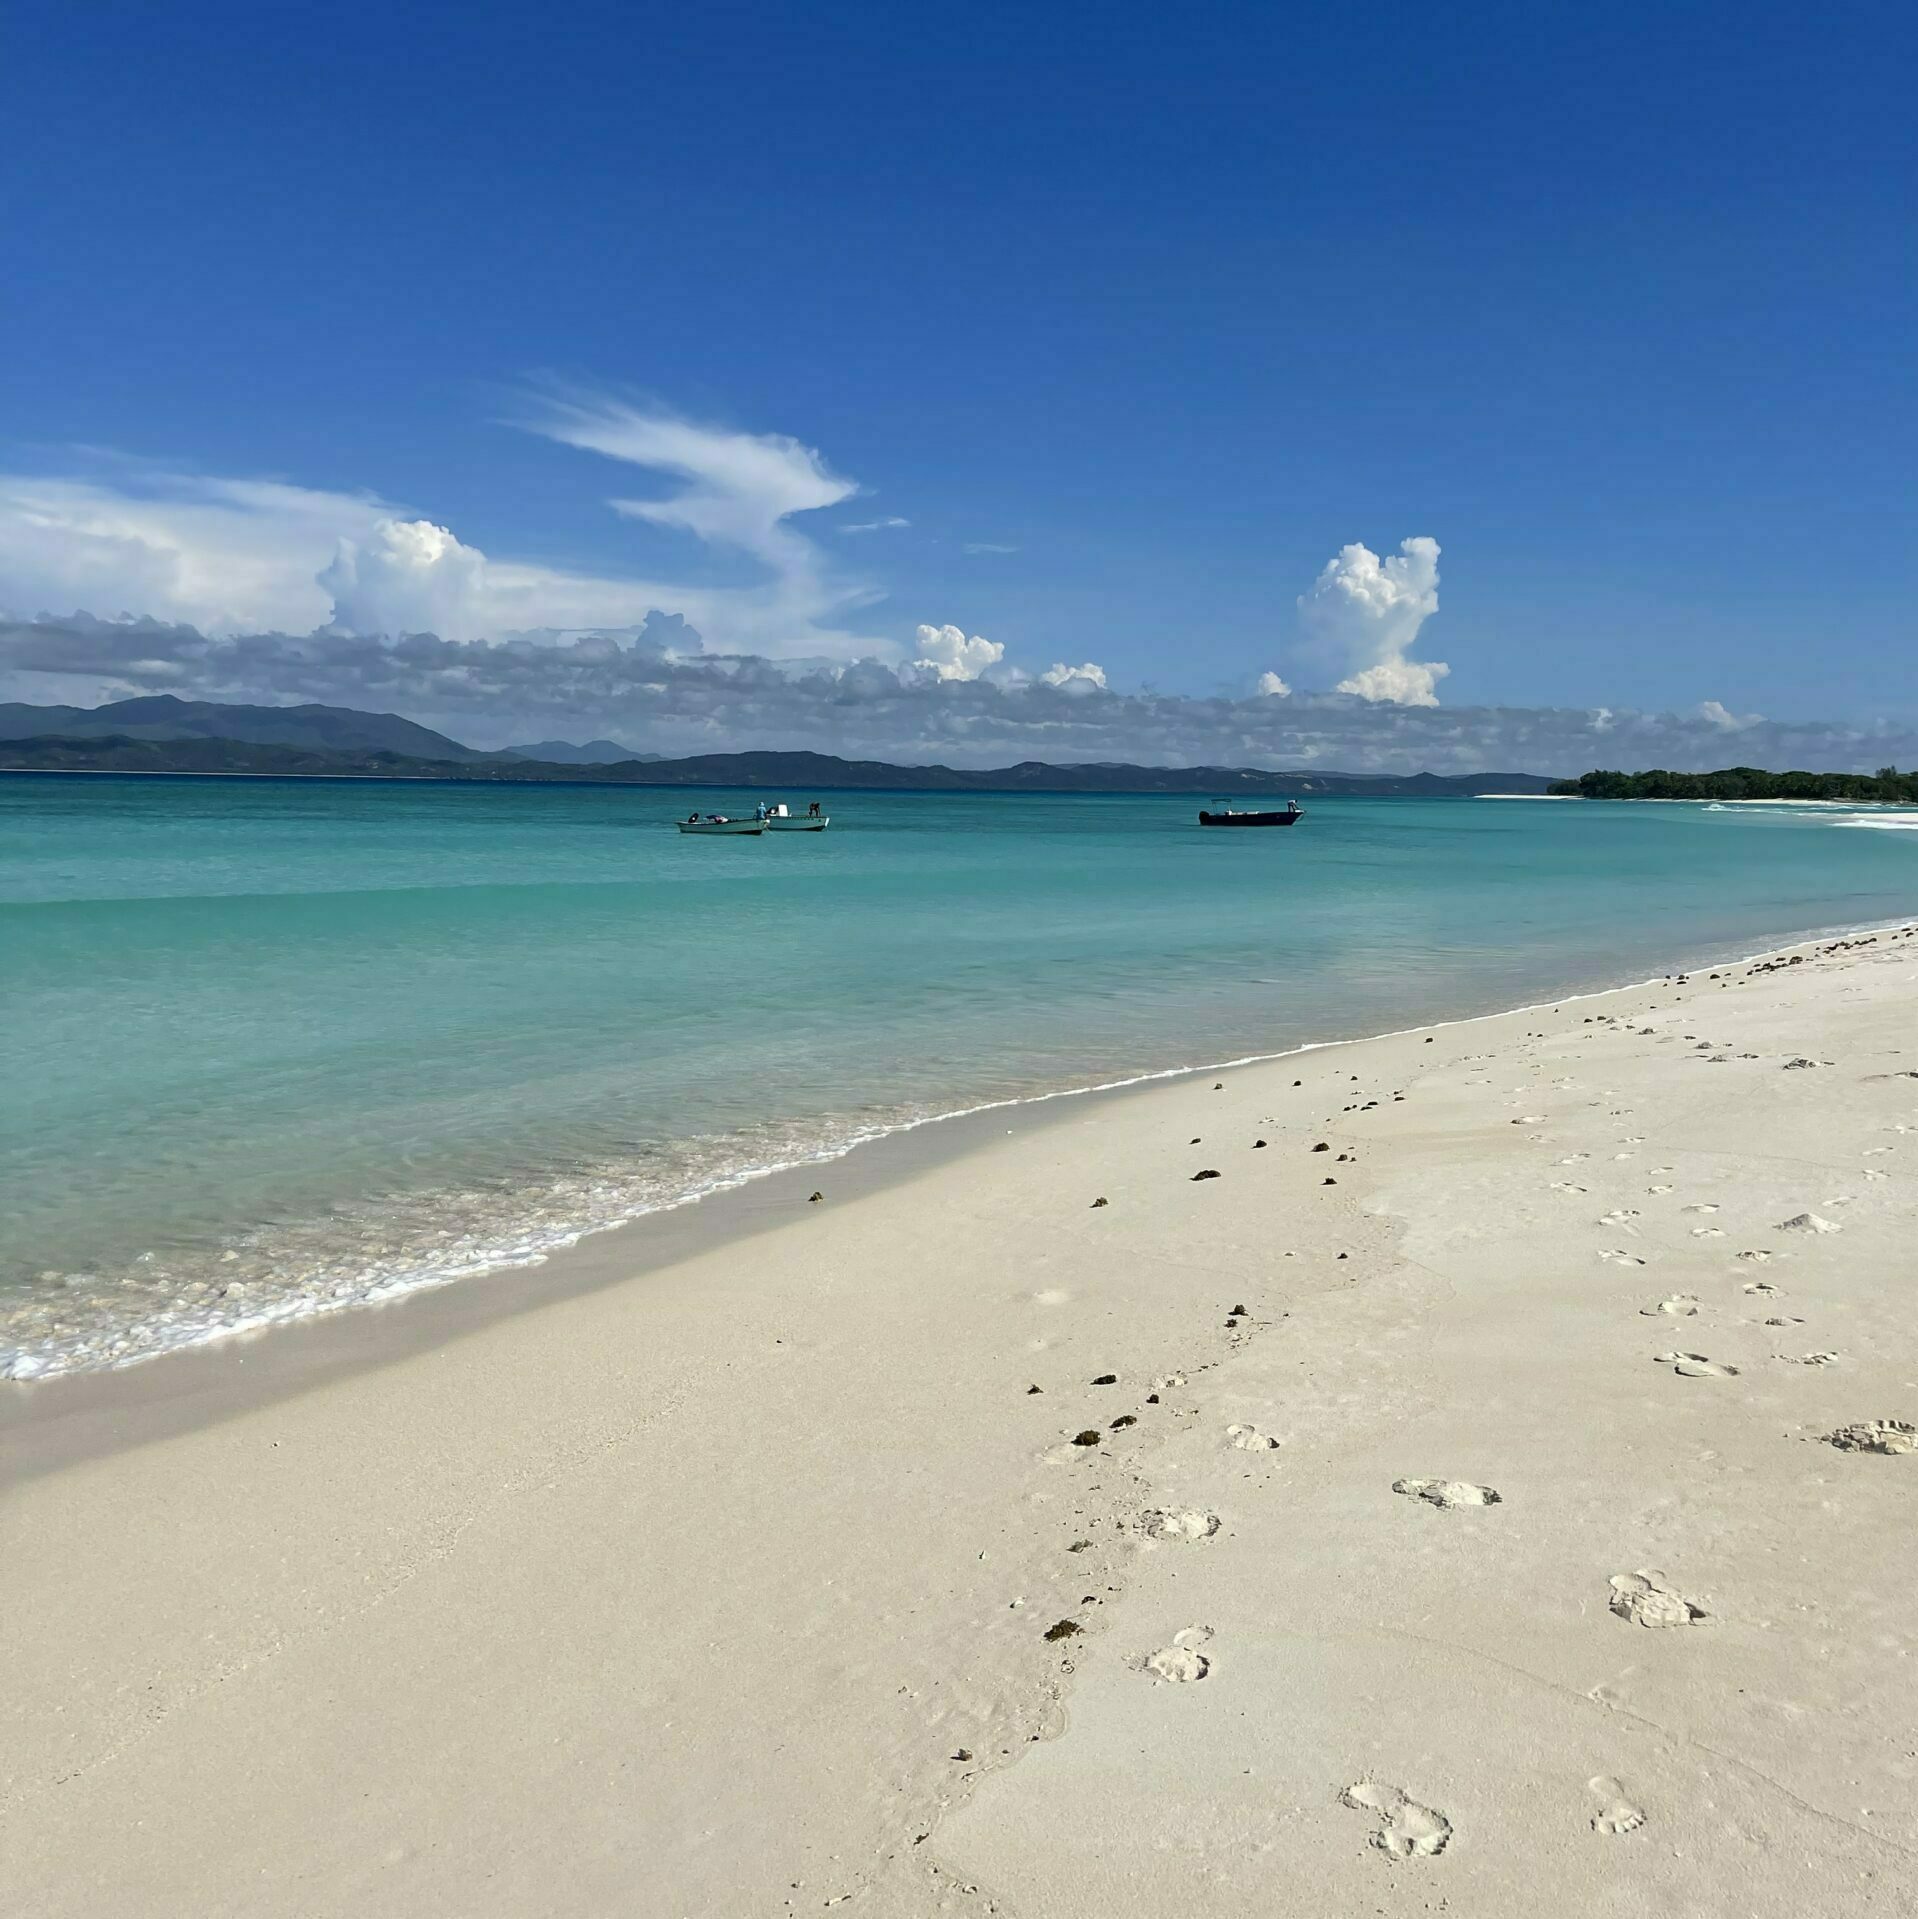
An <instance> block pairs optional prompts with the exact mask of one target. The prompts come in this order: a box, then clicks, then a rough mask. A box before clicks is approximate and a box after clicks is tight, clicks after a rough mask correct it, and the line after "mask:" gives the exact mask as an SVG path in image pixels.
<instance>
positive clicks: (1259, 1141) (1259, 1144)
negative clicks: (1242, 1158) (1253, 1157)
mask: <svg viewBox="0 0 1918 1919" xmlns="http://www.w3.org/2000/svg"><path fill="white" fill-rule="evenodd" d="M1264 1144H1265V1141H1264V1140H1262V1139H1255V1140H1254V1141H1253V1142H1252V1150H1253V1151H1254V1152H1255V1153H1256V1152H1257V1151H1258V1150H1259V1149H1260V1148H1261V1147H1262V1146H1263V1145H1264Z"/></svg>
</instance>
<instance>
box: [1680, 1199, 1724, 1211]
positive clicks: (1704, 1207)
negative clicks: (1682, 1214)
mask: <svg viewBox="0 0 1918 1919" xmlns="http://www.w3.org/2000/svg"><path fill="white" fill-rule="evenodd" d="M1684 1210H1685V1211H1686V1212H1688V1213H1715V1212H1717V1211H1718V1208H1717V1207H1716V1206H1714V1205H1713V1204H1712V1203H1711V1201H1710V1200H1708V1199H1700V1200H1694V1201H1693V1202H1692V1204H1691V1205H1689V1206H1687V1207H1686V1208H1685V1209H1684Z"/></svg>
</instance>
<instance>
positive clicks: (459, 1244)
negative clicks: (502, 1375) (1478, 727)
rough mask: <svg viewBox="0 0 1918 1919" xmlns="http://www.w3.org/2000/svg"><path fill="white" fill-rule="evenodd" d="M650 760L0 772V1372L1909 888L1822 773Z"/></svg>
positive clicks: (1908, 860)
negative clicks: (1536, 787)
mask: <svg viewBox="0 0 1918 1919" xmlns="http://www.w3.org/2000/svg"><path fill="white" fill-rule="evenodd" d="M789 797H791V798H796V799H800V800H804V799H810V798H812V797H813V795H811V794H800V795H791V796H789ZM698 798H699V802H700V805H701V806H702V808H703V809H709V810H713V809H720V808H723V807H725V806H726V805H727V803H728V796H725V795H716V794H701V795H699V796H698ZM690 804H691V800H690V798H689V797H688V796H687V795H685V794H683V793H672V792H646V791H643V790H634V789H631V788H624V789H622V788H605V787H507V786H439V785H405V784H395V785H372V784H357V783H337V784H336V783H331V782H327V783H322V782H317V781H311V782H250V781H192V780H133V779H101V778H86V779H80V778H68V779H45V778H41V779H34V778H18V777H16V778H0V1015H3V1017H0V1202H4V1211H5V1215H6V1220H7V1228H6V1234H5V1241H4V1248H3V1249H0V1373H4V1372H5V1371H7V1370H8V1369H9V1368H10V1369H11V1370H12V1371H13V1372H14V1373H15V1374H17V1375H22V1376H24V1375H31V1374H34V1373H41V1372H46V1371H57V1370H64V1369H67V1368H71V1367H74V1366H97V1365H101V1364H114V1363H124V1362H126V1361H128V1360H130V1359H135V1358H140V1357H144V1356H146V1355H147V1354H149V1353H151V1352H155V1351H159V1350H163V1349H164V1348H165V1347H167V1346H169V1345H173V1344H178V1343H182V1342H184V1341H186V1340H190V1339H193V1338H199V1337H205V1336H207V1335H208V1334H209V1333H212V1332H216V1331H218V1330H221V1329H224V1328H228V1327H231V1326H234V1325H240V1324H249V1323H256V1322H258V1321H260V1320H265V1319H272V1318H276V1317H283V1316H288V1315H291V1314H294V1313H299V1312H305V1311H310V1310H313V1309H315V1308H316V1307H323V1306H331V1305H340V1304H350V1303H352V1302H354V1301H356V1300H360V1299H365V1298H373V1297H380V1296H384V1295H385V1294H388V1293H391V1292H393V1291H398V1290H404V1289H406V1288H408V1287H412V1286H416V1285H419V1284H424V1283H432V1282H435V1281H437V1280H441V1279H445V1278H449V1277H454V1276H457V1275H458V1274H460V1273H462V1272H467V1271H472V1270H476V1269H478V1268H480V1267H483V1266H487V1265H496V1264H499V1263H501V1262H503V1261H508V1260H513V1259H524V1258H529V1257H533V1256H536V1255H537V1254H538V1253H539V1252H540V1251H541V1250H543V1249H545V1248H549V1247H551V1246H553V1245H555V1244H558V1243H561V1242H562V1241H563V1240H564V1239H565V1238H566V1237H568V1236H570V1235H572V1234H575V1233H577V1232H579V1231H581V1230H585V1229H590V1228H592V1227H595V1226H598V1225H604V1224H608V1223H612V1222H614V1221H617V1220H620V1219H625V1218H630V1217H632V1216H634V1215H635V1214H637V1213H639V1212H642V1211H645V1210H647V1209H649V1208H652V1207H656V1206H659V1205H663V1204H669V1203H672V1202H673V1201H676V1200H680V1199H683V1198H685V1197H686V1196H688V1195H690V1194H694V1193H697V1192H700V1191H705V1190H710V1189H712V1188H713V1187H714V1186H716V1185H719V1184H723V1183H726V1182H728V1181H731V1180H735V1179H737V1178H739V1177H741V1176H743V1175H746V1174H749V1173H750V1172H752V1171H753V1170H756V1169H760V1168H764V1167H766V1166H769V1165H773V1164H778V1163H786V1162H790V1161H792V1160H795V1159H800V1158H805V1157H808V1156H811V1155H816V1154H825V1153H830V1152H834V1151H837V1150H840V1149H842V1148H843V1147H844V1146H845V1145H846V1144H848V1143H850V1142H852V1141H853V1140H855V1139H858V1138H860V1137H864V1136H867V1135H869V1134H871V1133H872V1132H875V1131H878V1130H883V1129H885V1128H889V1127H893V1126H897V1125H900V1124H905V1123H910V1122H911V1121H913V1120H916V1119H922V1118H925V1117H928V1116H930V1115H934V1114H938V1113H944V1112H949V1111H951V1110H953V1109H955V1108H960V1107H964V1106H969V1105H974V1104H977V1103H980V1102H982V1101H986V1100H993V1099H1006V1098H1014V1097H1021V1096H1027V1095H1031V1094H1035V1093H1038V1092H1043V1091H1048V1090H1056V1089H1059V1088H1064V1087H1072V1086H1083V1085H1086V1084H1089V1083H1094V1082H1098V1081H1103V1080H1110V1079H1113V1078H1117V1077H1122V1076H1126V1075H1130V1074H1135V1073H1142V1072H1151V1071H1155V1070H1163V1069H1166V1068H1171V1067H1176V1066H1179V1065H1182V1064H1197V1063H1204V1062H1208V1061H1216V1060H1222V1059H1227V1058H1232V1057H1237V1056H1241V1055H1244V1054H1247V1053H1253V1052H1273V1051H1279V1050H1283V1049H1284V1048H1287V1047H1290V1046H1295V1045H1298V1044H1301V1043H1304V1042H1307V1041H1313V1040H1324V1039H1333V1038H1340V1037H1349V1036H1351V1035H1354V1034H1358V1033H1366V1032H1375V1031H1378V1030H1381V1029H1384V1028H1389V1027H1395V1026H1405V1025H1409V1024H1415V1023H1418V1022H1421V1021H1423V1020H1427V1019H1434V1018H1447V1017H1456V1016H1459V1015H1463V1014H1469V1013H1473V1012H1482V1011H1487V1010H1490V1009H1493V1008H1496V1007H1499V1006H1504V1005H1509V1004H1513V1003H1516V1002H1520V1001H1523V1000H1527V999H1537V998H1541V997H1547V996H1550V995H1552V994H1556V993H1560V992H1565V991H1570V990H1575V989H1578V988H1585V987H1592V986H1598V985H1604V984H1609V983H1616V982H1618V981H1621V980H1625V979H1629V978H1633V977H1637V976H1640V975H1642V974H1644V973H1646V972H1647V971H1652V970H1657V969H1660V968H1662V967H1664V966H1666V965H1667V964H1670V963H1675V962H1677V961H1680V960H1700V959H1705V958H1709V957H1713V956H1720V957H1722V956H1727V955H1730V954H1733V953H1737V952H1743V951H1749V950H1751V949H1753V948H1755V947H1757V946H1760V945H1762V944H1764V943H1766V942H1768V941H1773V940H1777V939H1781V938H1784V937H1788V936H1791V935H1794V934H1799V933H1806V932H1811V931H1822V930H1825V929H1829V928H1835V927H1842V926H1851V925H1858V924H1862V923H1866V922H1871V921H1875V920H1880V919H1887V918H1892V917H1895V916H1897V915H1899V914H1903V913H1907V912H1910V911H1912V910H1913V909H1914V907H1918V836H1913V835H1912V834H1910V833H1909V832H1906V831H1857V830H1850V831H1846V830H1838V829H1840V828H1843V827H1845V826H1847V825H1854V824H1857V823H1861V822H1862V821H1864V820H1866V819H1872V820H1873V821H1874V823H1876V824H1880V825H1892V824H1894V823H1898V822H1896V821H1895V820H1894V818H1893V817H1892V816H1883V815H1877V816H1873V815H1862V814H1855V813H1850V814H1848V813H1844V812H1837V811H1833V810H1832V809H1828V808H1805V809H1797V808H1784V807H1776V808H1774V807H1766V808H1742V809H1722V810H1712V809H1708V808H1706V807H1703V806H1647V805H1637V806H1633V805H1605V804H1597V803H1589V802H1587V803H1574V804H1530V803H1522V802H1493V801H1462V800H1433V801H1410V800H1345V801H1337V800H1321V801H1318V802H1315V803H1314V804H1313V805H1312V806H1311V808H1310V809H1309V811H1310V817H1309V818H1308V819H1307V820H1306V822H1305V823H1304V824H1303V825H1301V826H1299V827H1297V828H1295V829H1292V830H1290V831H1279V832H1252V833H1244V832H1240V833H1219V832H1203V831H1201V830H1200V829H1199V827H1198V826H1197V824H1196V813H1197V804H1198V803H1197V802H1196V801H1193V800H1187V799H1170V798H1156V797H1150V798H1148V797H1077V796H1058V797H1028V796H1018V797H1012V796H1004V797H1002V796H998V795H965V796H948V795H937V796H933V795H916V794H871V793H858V794H841V795H833V796H829V806H830V810H831V812H832V813H833V814H834V823H833V826H832V829H831V831H830V832H828V833H826V834H824V835H791V836H785V837H778V838H775V837H771V836H768V837H765V838H761V839H735V840H723V839H722V840H699V839H691V838H683V837H681V836H680V835H679V834H677V833H675V832H674V831H673V830H672V827H671V822H672V820H673V819H675V818H676V817H678V816H680V815H681V814H683V813H684V811H685V810H686V809H687V807H688V806H689V805H690ZM748 804H749V802H748ZM1902 824H1904V825H1905V826H1910V825H1912V824H1918V820H1914V819H1913V818H1912V816H1910V815H1905V816H1902Z"/></svg>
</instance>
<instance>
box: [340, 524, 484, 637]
mask: <svg viewBox="0 0 1918 1919" xmlns="http://www.w3.org/2000/svg"><path fill="white" fill-rule="evenodd" d="M319 585H320V586H321V587H322V588H323V589H324V590H325V591H326V592H327V593H329V594H331V595H332V598H333V617H332V621H331V624H333V625H334V626H337V627H339V628H340V629H342V631H344V632H348V633H438V634H440V635H442V636H443V637H444V638H446V639H449V640H474V639H479V638H480V637H481V636H482V635H483V634H484V633H485V632H486V626H487V612H488V606H487V587H486V555H485V554H484V553H482V552H480V551H479V549H478V548H477V547H471V546H464V545H462V544H461V543H460V542H459V541H458V540H456V539H455V538H454V537H453V535H452V533H451V532H449V531H448V529H447V528H445V527H443V526H435V525H434V524H433V522H432V521H431V520H380V521H377V522H376V523H375V524H374V527H373V530H372V532H371V534H369V535H368V536H367V537H366V538H365V539H363V540H352V539H343V540H341V542H340V545H339V550H338V552H337V553H335V554H334V556H333V559H332V561H331V563H330V564H329V565H328V566H327V567H326V568H325V569H324V571H322V572H321V573H320V575H319Z"/></svg>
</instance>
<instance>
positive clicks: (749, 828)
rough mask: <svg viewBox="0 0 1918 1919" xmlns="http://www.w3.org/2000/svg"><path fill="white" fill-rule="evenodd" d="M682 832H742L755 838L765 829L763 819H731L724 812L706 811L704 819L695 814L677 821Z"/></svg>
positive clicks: (748, 836)
mask: <svg viewBox="0 0 1918 1919" xmlns="http://www.w3.org/2000/svg"><path fill="white" fill-rule="evenodd" d="M679 830H680V831H681V832H682V833H742V834H744V835H745V836H746V837H747V838H749V839H757V838H758V837H759V835H760V834H761V833H763V832H765V830H766V822H765V821H764V820H733V819H728V818H727V817H726V815H725V814H724V813H708V814H707V815H706V816H705V818H704V819H701V818H700V817H699V816H698V815H697V814H695V815H694V816H693V817H692V818H691V819H689V820H681V821H680V822H679Z"/></svg>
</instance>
